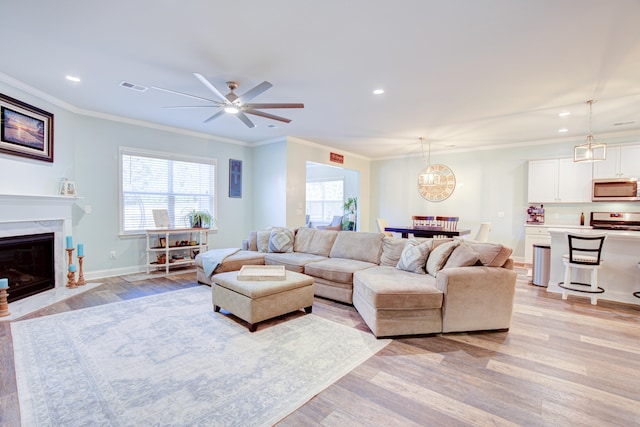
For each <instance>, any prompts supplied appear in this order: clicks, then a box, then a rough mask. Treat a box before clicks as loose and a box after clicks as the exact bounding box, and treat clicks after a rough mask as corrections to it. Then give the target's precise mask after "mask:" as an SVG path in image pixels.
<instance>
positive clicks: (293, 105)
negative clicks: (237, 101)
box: [244, 102, 304, 110]
mask: <svg viewBox="0 0 640 427" xmlns="http://www.w3.org/2000/svg"><path fill="white" fill-rule="evenodd" d="M244 106H245V107H247V108H258V109H262V110H264V109H265V108H304V104H300V103H284V104H277V103H273V102H271V103H267V104H244Z"/></svg>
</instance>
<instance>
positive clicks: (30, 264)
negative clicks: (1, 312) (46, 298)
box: [0, 233, 55, 302]
mask: <svg viewBox="0 0 640 427" xmlns="http://www.w3.org/2000/svg"><path fill="white" fill-rule="evenodd" d="M54 236H55V235H54V233H42V234H29V235H26V236H9V237H0V277H4V278H7V279H8V280H9V284H10V286H11V292H9V298H8V300H9V302H13V301H17V300H19V299H22V298H26V297H28V296H31V295H35V294H37V293H40V292H44V291H47V290H49V289H53V288H54V287H55V275H54V265H55V264H54V262H55V261H54V247H53V246H54Z"/></svg>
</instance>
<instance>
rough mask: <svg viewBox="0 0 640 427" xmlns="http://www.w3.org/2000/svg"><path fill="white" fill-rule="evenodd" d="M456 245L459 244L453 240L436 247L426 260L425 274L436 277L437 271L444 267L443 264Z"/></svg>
mask: <svg viewBox="0 0 640 427" xmlns="http://www.w3.org/2000/svg"><path fill="white" fill-rule="evenodd" d="M436 240H437V239H436ZM434 242H435V241H434ZM458 244H459V242H458V241H457V240H453V241H451V242H447V243H443V244H439V245H437V247H435V248H434V249H433V250H432V251H431V253H430V254H429V258H428V259H427V273H429V274H430V275H432V276H433V277H436V274H438V271H440V270H442V267H444V265H445V263H446V262H447V260H448V259H449V256H450V255H451V252H453V250H454V249H455V248H456V246H458ZM434 246H435V245H434Z"/></svg>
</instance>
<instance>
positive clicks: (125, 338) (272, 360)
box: [11, 286, 390, 426]
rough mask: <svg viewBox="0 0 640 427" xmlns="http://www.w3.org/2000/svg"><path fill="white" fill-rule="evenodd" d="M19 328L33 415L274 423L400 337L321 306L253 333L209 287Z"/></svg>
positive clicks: (65, 419) (67, 419) (24, 397)
mask: <svg viewBox="0 0 640 427" xmlns="http://www.w3.org/2000/svg"><path fill="white" fill-rule="evenodd" d="M11 332H12V334H13V340H14V348H15V350H14V351H15V363H16V376H17V379H18V396H19V402H20V410H21V417H22V424H23V425H28V426H44V425H46V426H80V425H87V426H89V425H90V426H105V425H119V426H142V425H156V426H163V425H172V426H178V425H184V426H195V425H203V426H204V425H207V426H209V425H216V426H232V425H237V426H253V425H272V424H273V423H275V422H277V421H278V420H280V419H282V418H284V417H285V416H286V415H288V414H289V413H291V412H293V411H294V410H295V409H297V408H298V407H299V406H301V405H302V404H304V403H305V402H306V401H308V400H309V399H311V398H312V397H313V396H314V395H316V394H317V393H319V392H320V391H322V390H323V389H324V388H326V387H328V386H329V385H331V384H332V383H333V382H335V381H337V380H338V379H339V378H341V377H342V376H344V375H345V374H347V373H348V372H349V371H351V370H352V369H353V368H355V367H356V366H358V365H359V364H361V363H362V362H364V361H365V360H366V359H368V358H369V357H371V356H372V355H374V354H375V353H376V352H378V351H379V350H381V349H382V348H383V347H384V346H385V345H387V344H388V343H389V342H390V340H377V339H375V337H373V335H371V334H368V333H363V332H360V331H357V330H355V329H352V328H349V327H346V326H343V325H340V324H337V323H334V322H331V321H329V320H325V319H322V318H320V317H318V316H315V315H313V314H309V315H304V316H301V317H296V318H294V319H290V320H287V321H283V322H281V323H278V324H276V325H273V326H266V327H264V329H260V328H258V331H257V332H254V333H249V332H248V330H247V328H246V326H244V324H243V323H242V324H241V323H238V322H235V321H234V320H233V319H230V318H228V317H226V316H224V315H221V314H220V313H214V312H213V310H212V306H211V290H210V288H209V287H205V286H200V287H196V288H190V289H185V290H180V291H175V292H169V293H164V294H159V295H154V296H149V297H144V298H139V299H135V300H128V301H123V302H118V303H113V304H107V305H102V306H98V307H91V308H86V309H82V310H76V311H71V312H67V313H61V314H56V315H52V316H45V317H42V318H37V319H31V320H24V321H19V322H15V323H12V324H11Z"/></svg>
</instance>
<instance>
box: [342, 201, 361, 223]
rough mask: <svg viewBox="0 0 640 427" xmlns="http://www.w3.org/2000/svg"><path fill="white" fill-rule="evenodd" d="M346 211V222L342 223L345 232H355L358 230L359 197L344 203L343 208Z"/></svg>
mask: <svg viewBox="0 0 640 427" xmlns="http://www.w3.org/2000/svg"><path fill="white" fill-rule="evenodd" d="M342 209H343V211H344V217H345V219H346V221H343V223H342V229H343V230H353V231H355V229H356V219H357V218H358V198H357V197H349V198H347V200H346V201H345V202H344V205H343V206H342Z"/></svg>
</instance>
